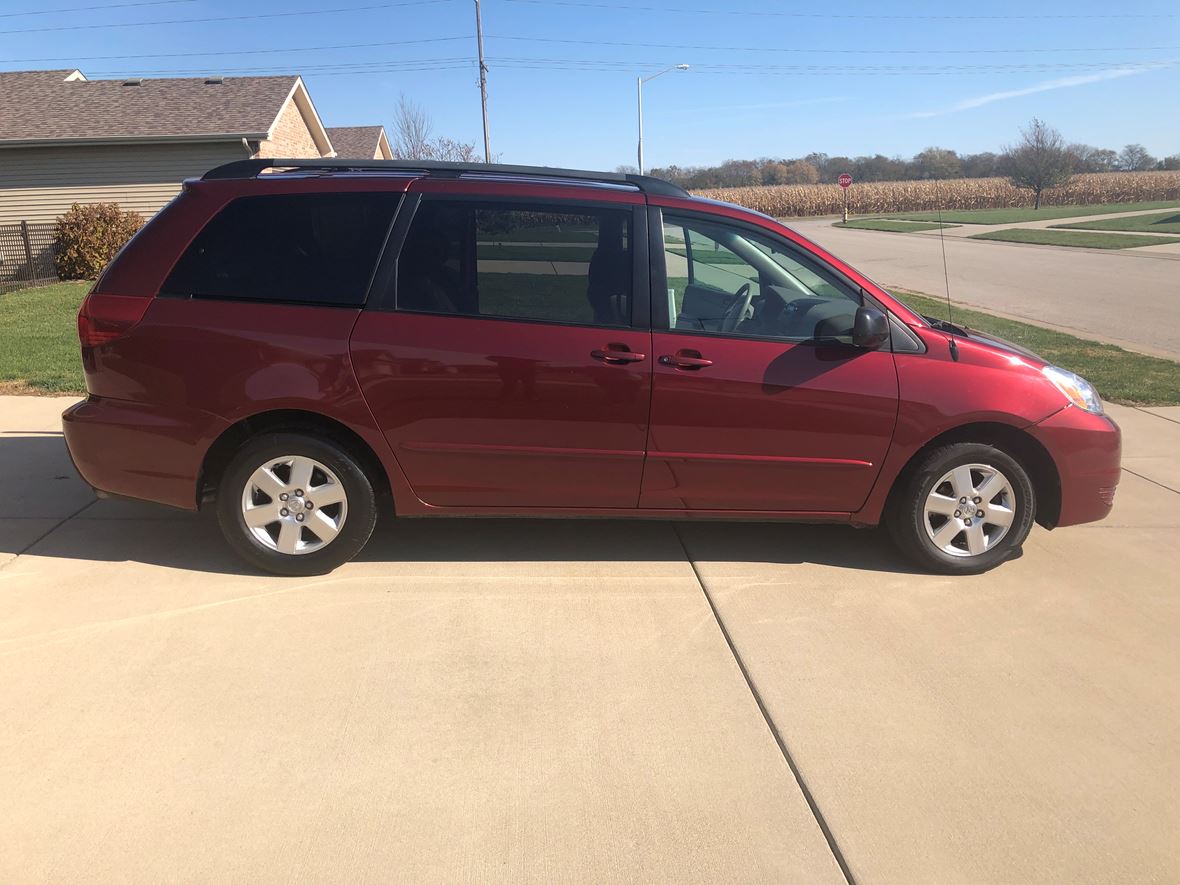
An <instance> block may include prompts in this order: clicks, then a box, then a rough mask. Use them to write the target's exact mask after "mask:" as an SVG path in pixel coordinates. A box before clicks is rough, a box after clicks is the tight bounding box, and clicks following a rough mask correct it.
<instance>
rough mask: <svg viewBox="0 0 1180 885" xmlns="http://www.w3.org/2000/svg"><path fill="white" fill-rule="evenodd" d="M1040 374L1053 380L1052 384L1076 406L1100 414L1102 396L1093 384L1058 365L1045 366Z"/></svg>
mask: <svg viewBox="0 0 1180 885" xmlns="http://www.w3.org/2000/svg"><path fill="white" fill-rule="evenodd" d="M1041 374H1042V375H1044V376H1045V377H1046V378H1048V379H1049V380H1050V381H1051V382H1053V386H1054V387H1056V388H1057V389H1058V390H1060V391H1061V392H1062V393H1064V394H1065V398H1066V399H1068V400H1069V401H1070V402H1071V403H1073V404H1074V405H1075V406H1077V407H1078V408H1079V409H1085V410H1086V411H1087V412H1091V413H1093V414H1095V415H1101V414H1102V398H1101V397H1099V396H1098V391H1097V390H1095V389H1094V385H1093V384H1091V383H1090V382H1089V381H1087V380H1086V379H1085V378H1083V377H1082V376H1081V375H1075V374H1074V373H1073V372H1071V371H1069V370H1068V369H1063V368H1061V367H1060V366H1045V367H1044V368H1043V369H1041Z"/></svg>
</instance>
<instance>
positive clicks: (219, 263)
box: [161, 193, 400, 306]
mask: <svg viewBox="0 0 1180 885" xmlns="http://www.w3.org/2000/svg"><path fill="white" fill-rule="evenodd" d="M399 199H400V195H399V194H392V193H390V194H364V193H348V194H282V195H275V196H258V197H241V198H239V199H237V200H234V201H233V202H232V203H230V204H229V205H227V206H226V207H225V208H224V209H222V210H221V212H219V213H218V214H217V215H216V216H215V217H214V218H213V220H212V221H210V222H209V223H208V224H207V225H205V228H204V229H203V230H202V231H201V232H200V233H199V234H198V235H197V237H196V239H195V240H193V242H192V244H191V245H190V246H189V247H188V249H187V250H186V251H185V253H184V255H182V256H181V258H180V261H178V262H177V264H176V267H174V268H173V269H172V273H171V274H169V275H168V279H167V280H166V281H165V282H164V285H163V287H162V289H161V292H162V293H163V294H168V295H182V296H185V297H189V296H191V297H194V298H234V299H244V300H249V301H287V302H299V303H309V304H336V305H350V306H357V305H360V304H362V303H363V302H364V300H365V291H366V289H367V288H368V285H369V277H370V275H371V274H372V272H373V266H374V265H375V264H376V262H377V256H378V253H379V252H380V251H381V245H382V243H384V242H385V236H386V234H387V232H388V231H389V225H390V223H391V222H392V220H393V214H394V212H395V211H396V209H397V204H398V200H399Z"/></svg>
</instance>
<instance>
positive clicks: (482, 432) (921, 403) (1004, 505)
mask: <svg viewBox="0 0 1180 885" xmlns="http://www.w3.org/2000/svg"><path fill="white" fill-rule="evenodd" d="M78 332H79V337H80V339H81V345H82V361H83V364H84V367H85V372H86V386H87V391H88V396H87V397H86V400H85V401H84V402H82V403H79V404H78V405H75V406H73V407H71V408H70V409H69V410H67V411H66V413H65V414H64V415H63V416H62V417H63V423H64V426H65V435H66V440H67V442H68V444H69V449H70V453H71V455H72V457H73V459H74V463H75V464H76V465H77V467H78V470H79V472H80V473H81V474H82V476H83V477H84V478H85V479H86V481H87V482H88V483H90V485H92V486H93V487H94V488H95V489H96V490H98V492H99V494H100V495H107V494H109V495H117V496H124V497H131V498H139V499H143V500H147V501H157V502H160V503H164V504H170V505H172V506H175V507H181V508H185V509H188V510H194V509H197V508H200V507H204V506H214V507H216V509H217V514H218V518H219V521H220V524H221V527H222V529H223V530H224V533H225V536H226V538H227V539H228V541H229V543H230V545H231V546H233V548H234V549H235V550H237V551H238V552H239V553H240V554H241V555H242V556H243V557H244V558H245V559H246V560H247V561H248V562H250V563H251V564H253V565H254V566H256V567H258V568H261V569H265V570H268V571H272V572H276V573H279V574H286V575H307V574H319V573H323V572H326V571H328V570H330V569H333V568H335V567H336V566H338V565H340V564H341V563H343V562H345V561H347V560H348V559H350V558H351V557H353V556H354V555H355V554H356V553H357V552H358V551H359V550H360V549H361V548H362V547H363V546H364V544H365V542H366V541H368V539H369V536H370V534H371V533H372V531H373V527H374V524H375V522H376V520H377V516H378V511H379V510H381V511H382V512H389V513H396V514H398V515H400V516H405V517H413V516H553V517H562V518H565V517H576V516H609V517H623V516H641V517H656V518H690V519H710V520H716V519H745V520H750V519H757V520H771V519H774V520H787V521H802V522H833V523H848V524H852V525H857V526H872V525H877V524H878V523H881V522H884V523H886V524H887V525H888V528H889V530H890V532H891V534H892V535H893V537H894V538H895V539H896V541H897V543H898V545H899V546H900V548H901V550H902V551H904V553H905V554H907V555H908V556H909V557H910V558H911V559H913V560H914V561H916V562H917V563H919V564H920V565H922V566H924V567H925V568H928V569H931V570H934V571H939V572H944V573H968V572H978V571H981V570H983V569H987V568H990V567H991V566H994V565H996V564H997V563H999V562H1001V561H1002V560H1003V559H1005V558H1006V557H1008V556H1009V555H1010V554H1011V553H1012V552H1013V551H1014V550H1016V549H1017V548H1019V546H1020V544H1021V543H1022V542H1023V541H1024V539H1025V537H1026V536H1027V535H1028V532H1029V530H1030V528H1031V526H1032V523H1033V521H1034V520H1035V521H1037V522H1039V523H1040V524H1041V525H1043V526H1045V527H1046V528H1053V527H1055V526H1066V525H1073V524H1076V523H1081V522H1088V521H1091V520H1096V519H1101V518H1102V517H1104V516H1106V514H1107V513H1108V512H1109V511H1110V508H1111V505H1112V503H1113V498H1114V491H1115V486H1116V485H1117V484H1118V481H1119V454H1120V437H1119V430H1118V427H1117V426H1116V425H1115V424H1114V422H1113V421H1111V420H1110V419H1109V418H1107V417H1106V416H1104V415H1103V411H1102V403H1101V401H1100V399H1099V398H1098V396H1097V394H1096V393H1095V391H1094V389H1093V388H1092V387H1091V386H1090V385H1089V384H1087V383H1086V382H1085V381H1084V380H1082V379H1081V378H1079V377H1077V376H1076V375H1074V374H1072V373H1070V372H1067V371H1065V370H1063V369H1060V368H1056V367H1053V366H1049V365H1047V364H1046V363H1045V362H1044V361H1043V360H1041V359H1040V358H1038V357H1037V356H1035V355H1034V354H1032V353H1029V352H1027V351H1024V350H1022V349H1020V348H1018V347H1015V346H1013V345H1011V344H1008V343H1006V342H1003V341H1000V340H997V339H995V338H991V337H988V336H985V335H981V334H979V333H977V332H975V331H972V330H964V329H960V328H957V327H954V326H951V325H949V324H947V323H943V322H939V321H936V320H932V319H929V318H925V317H921V316H918V315H917V314H915V313H914V312H913V311H911V310H909V309H908V308H907V307H906V306H905V305H904V304H902V303H900V302H899V301H897V300H896V299H894V298H892V297H890V295H889V293H888V292H886V291H884V290H883V289H881V288H880V287H879V286H877V285H875V284H874V283H873V282H872V281H871V280H869V279H867V278H866V277H864V276H863V275H861V274H859V273H857V272H856V271H855V270H853V269H852V268H851V267H848V266H847V265H845V264H843V263H842V262H840V261H839V260H837V259H836V258H834V257H833V256H831V255H829V254H828V253H826V252H825V251H824V250H822V249H820V248H819V247H818V246H816V245H815V244H813V243H810V242H808V241H807V240H805V239H804V238H803V237H801V236H799V235H798V234H796V233H794V232H793V231H791V230H790V229H789V228H787V227H784V226H783V225H782V224H779V223H778V222H776V221H774V220H773V219H771V218H769V217H767V216H764V215H760V214H758V213H755V212H750V211H748V210H746V209H742V208H740V207H737V206H732V205H728V204H724V203H716V202H712V201H709V200H703V199H698V198H694V197H691V196H690V195H689V194H688V193H687V192H685V191H683V190H681V189H680V188H678V187H676V186H674V185H672V184H669V183H667V182H664V181H660V180H658V179H654V178H649V177H644V176H639V175H621V174H608V173H589V172H579V171H572V170H564V169H547V168H536V167H513V166H495V165H490V166H471V165H459V164H447V163H419V162H397V161H394V162H389V161H372V162H364V161H361V162H358V161H352V160H348V161H343V160H245V161H240V162H236V163H230V164H228V165H226V166H221V167H218V168H216V169H214V170H212V171H211V172H209V173H208V174H206V175H205V176H204V178H202V179H201V180H199V181H190V182H186V183H185V186H184V190H183V192H182V193H181V194H180V196H178V197H177V198H176V199H175V200H174V201H173V202H172V203H171V204H170V205H169V206H168V207H167V208H166V209H164V210H163V211H162V212H161V213H160V214H159V215H157V216H156V217H155V219H154V220H153V221H152V222H151V223H150V224H148V225H147V226H146V227H145V228H144V229H143V230H142V231H140V233H139V234H138V235H137V236H136V237H135V238H134V239H133V240H132V241H131V242H130V243H129V244H128V245H127V246H126V247H125V248H124V249H123V251H122V252H121V253H120V254H119V256H118V257H117V258H116V259H115V260H114V261H113V262H112V263H111V265H110V266H109V267H108V268H107V269H106V271H105V272H104V273H103V275H102V276H101V278H100V279H99V280H98V282H97V283H96V284H95V286H94V288H93V290H92V291H91V293H90V294H89V295H88V296H87V297H86V300H85V301H84V302H83V304H82V308H81V310H80V311H79V314H78ZM379 505H388V506H379Z"/></svg>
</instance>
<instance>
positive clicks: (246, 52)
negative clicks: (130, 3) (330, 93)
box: [5, 35, 471, 64]
mask: <svg viewBox="0 0 1180 885" xmlns="http://www.w3.org/2000/svg"><path fill="white" fill-rule="evenodd" d="M470 39H471V37H470V36H469V35H464V36H462V37H426V38H423V39H421V40H387V41H382V42H380V43H337V44H336V45H333V46H288V47H286V48H284V49H223V50H211V51H209V52H152V53H148V54H146V55H49V56H41V57H39V58H13V59H8V60H7V61H6V62H5V63H6V64H8V63H13V64H15V63H20V64H25V63H27V62H38V61H129V60H136V59H141V58H203V57H205V56H213V55H263V54H267V53H275V52H320V51H325V50H331V49H373V48H377V47H385V46H409V45H412V44H419V43H445V42H448V41H452V40H470Z"/></svg>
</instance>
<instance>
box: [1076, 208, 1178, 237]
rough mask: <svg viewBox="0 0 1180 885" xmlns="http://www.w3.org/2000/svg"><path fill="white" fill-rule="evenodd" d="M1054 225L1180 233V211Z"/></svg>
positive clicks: (1085, 228)
mask: <svg viewBox="0 0 1180 885" xmlns="http://www.w3.org/2000/svg"><path fill="white" fill-rule="evenodd" d="M1053 227H1060V228H1081V229H1082V230H1134V231H1142V232H1143V233H1148V234H1180V212H1160V213H1158V214H1156V215H1132V216H1131V217H1130V218H1102V219H1096V220H1094V221H1077V222H1074V223H1073V224H1055V225H1053Z"/></svg>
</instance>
